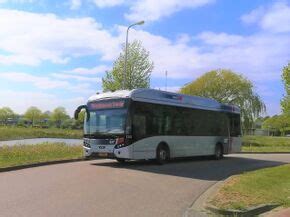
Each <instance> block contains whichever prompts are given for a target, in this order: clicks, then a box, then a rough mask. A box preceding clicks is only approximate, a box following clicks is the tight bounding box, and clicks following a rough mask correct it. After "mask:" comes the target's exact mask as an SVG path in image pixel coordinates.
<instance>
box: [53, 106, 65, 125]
mask: <svg viewBox="0 0 290 217" xmlns="http://www.w3.org/2000/svg"><path fill="white" fill-rule="evenodd" d="M50 118H51V121H52V122H54V123H55V125H56V127H58V128H60V126H61V124H62V123H63V122H64V121H65V120H67V119H69V118H70V117H69V115H68V114H67V112H66V110H65V108H64V107H57V108H56V109H54V110H53V112H52V113H51V116H50Z"/></svg>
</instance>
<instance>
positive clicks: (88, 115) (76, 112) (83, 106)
mask: <svg viewBox="0 0 290 217" xmlns="http://www.w3.org/2000/svg"><path fill="white" fill-rule="evenodd" d="M83 109H85V110H86V113H87V121H88V120H90V113H89V110H88V106H87V105H81V106H79V107H78V108H77V109H76V110H75V113H74V118H75V120H77V119H78V118H79V113H80V112H81V110H83Z"/></svg>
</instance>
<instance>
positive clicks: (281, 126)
mask: <svg viewBox="0 0 290 217" xmlns="http://www.w3.org/2000/svg"><path fill="white" fill-rule="evenodd" d="M289 126H290V118H289V116H288V115H285V114H282V115H275V116H273V117H271V118H268V119H267V120H265V121H264V122H263V125H262V128H263V129H268V130H270V129H272V130H273V129H274V130H276V131H280V132H281V135H282V136H284V135H285V132H286V130H287V128H289Z"/></svg>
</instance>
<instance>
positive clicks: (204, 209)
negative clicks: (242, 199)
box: [183, 177, 280, 217]
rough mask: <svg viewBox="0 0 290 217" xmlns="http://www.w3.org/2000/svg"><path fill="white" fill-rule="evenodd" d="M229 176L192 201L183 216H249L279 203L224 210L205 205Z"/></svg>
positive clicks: (272, 207)
mask: <svg viewBox="0 0 290 217" xmlns="http://www.w3.org/2000/svg"><path fill="white" fill-rule="evenodd" d="M229 178H230V177H228V178H227V179H225V180H222V181H218V182H216V183H215V184H213V185H212V186H210V187H209V188H208V189H206V190H205V191H204V192H203V193H202V194H201V195H200V196H199V197H198V198H197V199H196V200H195V201H194V202H193V203H192V205H191V206H190V207H189V208H187V210H186V211H185V213H184V215H183V217H205V216H210V215H214V216H216V215H218V216H237V217H238V216H240V217H248V216H249V217H250V216H257V215H259V214H262V213H265V212H268V211H270V210H272V209H274V208H276V207H278V206H280V204H261V205H258V206H253V207H249V208H248V209H246V210H225V209H219V208H217V207H215V206H212V205H207V202H208V201H209V199H210V198H211V197H212V196H214V195H215V194H216V193H217V192H218V190H219V189H220V187H221V186H222V184H224V183H225V182H226V181H227V180H228V179H229Z"/></svg>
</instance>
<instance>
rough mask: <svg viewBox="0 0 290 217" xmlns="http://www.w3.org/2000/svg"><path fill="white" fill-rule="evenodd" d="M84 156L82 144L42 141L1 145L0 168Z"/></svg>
mask: <svg viewBox="0 0 290 217" xmlns="http://www.w3.org/2000/svg"><path fill="white" fill-rule="evenodd" d="M82 156H83V153H82V147H81V146H68V145H66V144H64V143H42V144H38V145H19V146H12V147H8V146H3V147H0V168H6V167H11V166H20V165H26V164H32V163H40V162H48V161H55V160H68V159H77V158H81V157H82Z"/></svg>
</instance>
